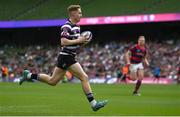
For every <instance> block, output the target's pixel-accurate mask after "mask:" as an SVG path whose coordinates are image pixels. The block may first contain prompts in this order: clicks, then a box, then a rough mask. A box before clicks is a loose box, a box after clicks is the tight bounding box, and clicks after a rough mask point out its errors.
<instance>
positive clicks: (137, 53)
mask: <svg viewBox="0 0 180 117" xmlns="http://www.w3.org/2000/svg"><path fill="white" fill-rule="evenodd" d="M129 50H130V51H131V58H130V61H131V64H138V63H141V62H142V60H143V58H144V57H145V56H146V48H145V47H140V46H139V45H138V44H136V45H134V46H132V47H131V48H130V49H129Z"/></svg>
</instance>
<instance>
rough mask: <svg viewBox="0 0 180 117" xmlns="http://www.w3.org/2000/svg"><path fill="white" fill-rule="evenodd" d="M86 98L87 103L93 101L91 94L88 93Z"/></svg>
mask: <svg viewBox="0 0 180 117" xmlns="http://www.w3.org/2000/svg"><path fill="white" fill-rule="evenodd" d="M86 96H87V99H88V101H89V102H91V101H93V100H94V96H93V94H92V93H88V94H86Z"/></svg>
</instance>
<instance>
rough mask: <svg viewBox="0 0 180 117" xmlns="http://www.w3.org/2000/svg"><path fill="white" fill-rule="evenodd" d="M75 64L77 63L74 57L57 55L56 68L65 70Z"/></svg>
mask: <svg viewBox="0 0 180 117" xmlns="http://www.w3.org/2000/svg"><path fill="white" fill-rule="evenodd" d="M76 62H77V61H76V59H75V56H72V55H62V54H59V56H58V60H57V65H56V66H57V67H59V68H61V69H64V70H67V69H68V68H69V67H70V66H71V65H73V64H75V63H76Z"/></svg>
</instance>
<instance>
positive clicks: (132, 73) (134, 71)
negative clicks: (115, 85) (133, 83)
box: [129, 64, 137, 80]
mask: <svg viewBox="0 0 180 117" xmlns="http://www.w3.org/2000/svg"><path fill="white" fill-rule="evenodd" d="M129 71H130V78H131V80H136V79H137V65H136V64H131V65H130V67H129Z"/></svg>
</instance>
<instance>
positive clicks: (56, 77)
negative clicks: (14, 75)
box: [38, 67, 66, 86]
mask: <svg viewBox="0 0 180 117" xmlns="http://www.w3.org/2000/svg"><path fill="white" fill-rule="evenodd" d="M65 73H66V71H65V70H63V69H61V68H58V67H55V69H54V72H53V74H52V76H49V75H46V74H39V75H38V80H39V81H42V82H45V83H47V84H49V85H52V86H55V85H56V84H57V83H58V82H59V81H60V80H62V79H63V78H64V75H65Z"/></svg>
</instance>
